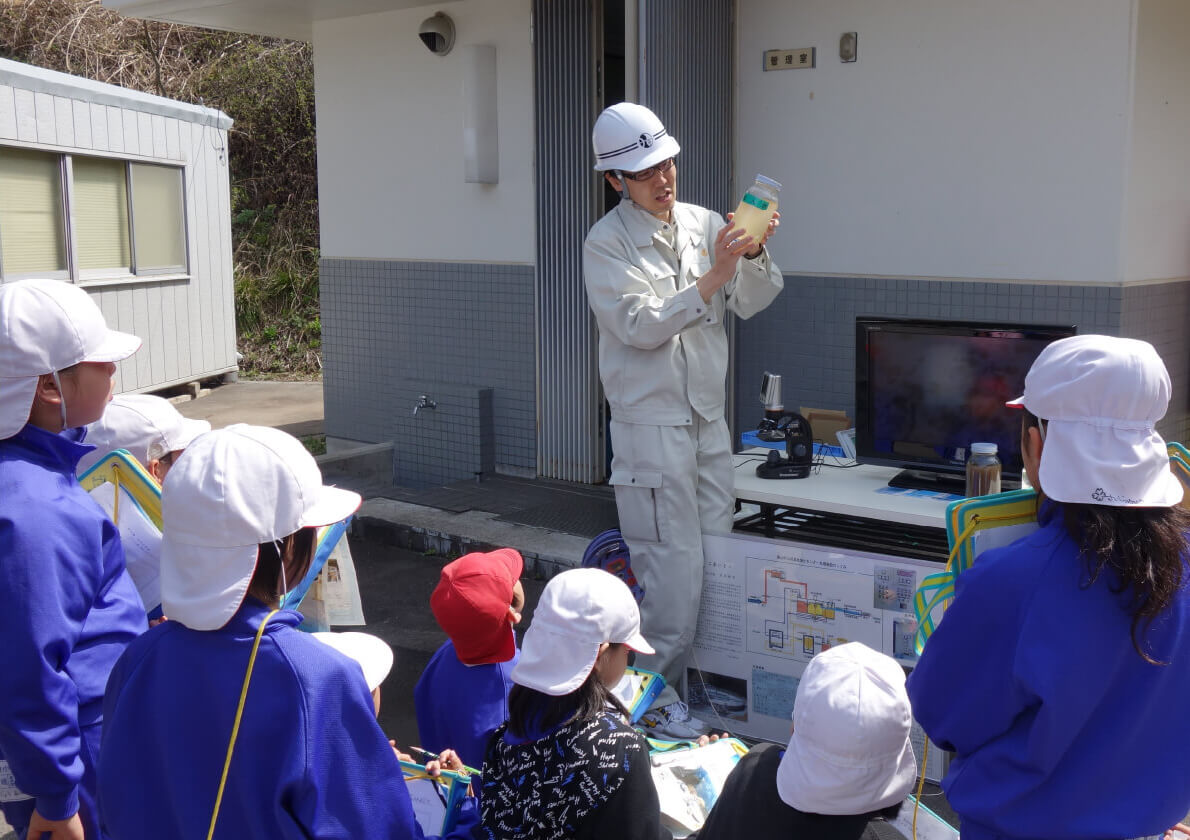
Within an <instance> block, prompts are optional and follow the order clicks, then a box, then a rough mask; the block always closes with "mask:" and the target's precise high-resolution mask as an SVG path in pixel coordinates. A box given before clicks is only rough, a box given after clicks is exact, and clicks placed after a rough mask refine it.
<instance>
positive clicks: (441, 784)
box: [401, 761, 471, 837]
mask: <svg viewBox="0 0 1190 840" xmlns="http://www.w3.org/2000/svg"><path fill="white" fill-rule="evenodd" d="M401 773H402V775H404V777H405V785H406V786H407V787H408V788H409V798H410V799H411V800H412V802H413V814H414V816H415V817H416V818H417V822H418V824H419V825H420V826H421V830H422V832H423V833H424V834H425V835H426V836H427V837H429V836H431V835H442V836H445V835H446V834H448V833H449V832H451V831H452V830H454V827H455V825H456V824H457V823H458V821H459V814H460V812H461V811H462V808H463V800H464V799H466V798H467V790H468V789H469V788H470V787H471V777H470V776H468V775H465V774H463V773H458V772H456V771H454V770H443V771H441V772H440V774H439V775H438V776H431V775H430V774H429V773H427V772H426V768H425V767H424V766H423V765H421V764H414V763H412V762H408V761H402V762H401Z"/></svg>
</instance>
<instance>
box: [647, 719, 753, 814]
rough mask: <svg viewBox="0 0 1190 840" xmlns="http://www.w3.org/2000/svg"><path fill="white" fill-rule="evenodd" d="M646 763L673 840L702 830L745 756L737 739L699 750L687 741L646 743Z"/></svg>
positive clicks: (723, 739)
mask: <svg viewBox="0 0 1190 840" xmlns="http://www.w3.org/2000/svg"><path fill="white" fill-rule="evenodd" d="M649 747H650V749H649V763H650V764H651V765H652V771H653V783H654V784H655V785H656V787H657V797H658V799H659V801H660V805H661V823H662V825H664V826H665V827H666V828H667V829H669V830H670V831H671V832H672V833H673V835H674V837H686V836H687V835H689V834H690V833H692V832H694V831H697V830H698V829H700V828H702V825H703V823H704V822H705V821H706V818H707V814H709V813H710V812H711V808H713V807H714V806H715V802H716V800H718V798H719V794H720V793H722V792H723V786H724V785H725V784H727V777H728V776H729V775H730V774H731V771H732V769H734V768H735V766H736V764H738V763H739V760H740V758H741V757H743V756H744V755H745V754H746V753H747V752H748V747H747V745H746V744H744V742H743V741H740V740H739V739H737V738H720V739H719V740H718V741H715V742H714V743H712V744H707V745H706V746H705V747H700V746H698V745H697V744H694V743H691V742H689V741H679V742H676V743H675V742H670V743H667V742H664V741H660V742H659V741H653V740H652V739H650V740H649Z"/></svg>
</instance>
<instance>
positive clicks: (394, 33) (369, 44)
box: [313, 0, 534, 263]
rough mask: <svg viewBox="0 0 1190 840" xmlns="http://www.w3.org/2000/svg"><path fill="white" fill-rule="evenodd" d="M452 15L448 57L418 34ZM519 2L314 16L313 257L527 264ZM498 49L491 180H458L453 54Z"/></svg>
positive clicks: (456, 60) (527, 92)
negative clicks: (436, 16)
mask: <svg viewBox="0 0 1190 840" xmlns="http://www.w3.org/2000/svg"><path fill="white" fill-rule="evenodd" d="M436 11H444V12H446V13H447V14H449V15H450V16H451V17H452V18H454V21H455V26H456V29H457V40H456V43H455V47H454V50H453V51H452V52H451V53H449V54H448V55H446V56H436V55H433V54H431V53H430V52H429V51H428V50H427V49H425V48H424V47H423V46H422V43H421V41H420V40H419V39H418V37H417V28H418V25H419V24H420V23H421V21H422V20H423V19H425V18H426V17H428V16H429V15H431V14H433V13H434V12H436ZM529 11H530V0H465V2H457V3H438V4H436V5H434V6H425V7H422V8H419V9H411V10H403V11H398V12H388V13H383V14H374V15H364V16H361V17H354V18H343V19H340V20H334V21H328V22H325V23H315V25H314V39H313V43H314V81H315V88H316V90H317V103H318V105H317V107H318V191H319V203H320V219H321V228H322V254H323V256H326V257H341V258H342V257H354V258H371V259H407V260H480V261H484V262H520V263H532V262H533V261H534V235H533V230H534V218H533V208H534V204H533V195H534V187H533V72H532V52H531V47H530V43H529ZM467 44H493V45H495V47H496V74H497V77H498V82H497V84H498V92H497V98H498V103H499V144H500V171H499V178H500V181H499V183H498V184H468V183H464V181H463V103H462V95H463V76H462V72H463V54H462V53H463V50H462V48H463V47H465V46H466V45H467Z"/></svg>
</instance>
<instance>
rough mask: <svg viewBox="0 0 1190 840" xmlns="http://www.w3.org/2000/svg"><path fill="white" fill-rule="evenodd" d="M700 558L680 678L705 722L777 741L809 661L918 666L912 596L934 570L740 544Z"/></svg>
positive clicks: (866, 557) (833, 552)
mask: <svg viewBox="0 0 1190 840" xmlns="http://www.w3.org/2000/svg"><path fill="white" fill-rule="evenodd" d="M703 554H704V574H703V597H702V606H701V609H700V612H699V622H698V629H697V631H696V633H695V640H694V651H693V654H694V655H693V658H692V666H691V669H690V672H689V673H688V675H687V677H688V680H687V681H688V685H689V687H690V689H689V696H690V702H691V705H692V707H694V708H695V712H696V714H698V715H699V716H700V717H703V719H707V720H710V721H714V722H716V723H723V724H724V725H725V726H726V728H728V729H729V730H730V731H732V732H735V733H739V734H743V735H747V736H750V737H756V738H768V739H771V740H775V741H783V740H785V739H787V738H788V736H789V723H790V714H791V712H792V710H793V699H794V696H795V694H796V693H797V684H798V680H799V678H800V677H801V674H802V671H803V670H804V669H805V667H806V665H807V664H808V663H809V661H810V660H811V659H812V658H813V657H814V656H816V655H818V654H819V653H822V652H823V651H824V650H829V649H830V648H832V647H834V646H836V645H841V644H845V643H847V642H861V643H863V644H865V645H867V646H869V647H871V648H873V649H875V650H879V651H881V652H883V653H886V654H888V655H889V656H892V657H894V658H896V659H897V660H898V661H900V662H902V663H904V664H905V665H912V664H913V662H915V661H916V657H915V655H914V652H913V634H914V631H915V630H916V629H917V628H916V624H915V623H914V620H913V593H914V591H915V590H916V588H917V584H918V582H919V581H920V580H921V578H922V577H924V576H925V575H927V574H930V573H932V572H935V571H937V570H938V569H939V568H940V564H937V563H930V562H927V561H920V560H910V559H905V558H899V557H889V556H887V555H881V554H868V553H863V552H857V551H850V550H842V549H833V548H826V547H823V546H815V545H808V544H805V543H796V542H790V541H788V540H770V539H764V538H762V537H754V536H744V535H732V536H706V537H704V539H703Z"/></svg>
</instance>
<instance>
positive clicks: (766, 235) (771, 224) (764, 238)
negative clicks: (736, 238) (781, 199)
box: [744, 210, 781, 260]
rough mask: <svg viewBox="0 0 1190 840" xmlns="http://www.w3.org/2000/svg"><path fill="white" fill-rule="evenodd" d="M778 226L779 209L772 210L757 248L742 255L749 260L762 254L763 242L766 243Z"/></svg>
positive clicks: (779, 219) (779, 223)
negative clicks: (771, 216)
mask: <svg viewBox="0 0 1190 840" xmlns="http://www.w3.org/2000/svg"><path fill="white" fill-rule="evenodd" d="M780 226H781V211H780V210H774V211H773V218H771V219H769V226H768V227H767V228H765V230H764V236H762V237H760V244H759V246H758V247H757V249H756V251H755V253H752V254H744V256H745V257H747V258H748V259H750V260H754V259H756V258H757V257H759V256H760V255H761V254H763V253H764V243H766V242H768V241H769V237H770V236H772V235H773V233H774V232H775V231H776V230H777V228H779V227H780Z"/></svg>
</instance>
